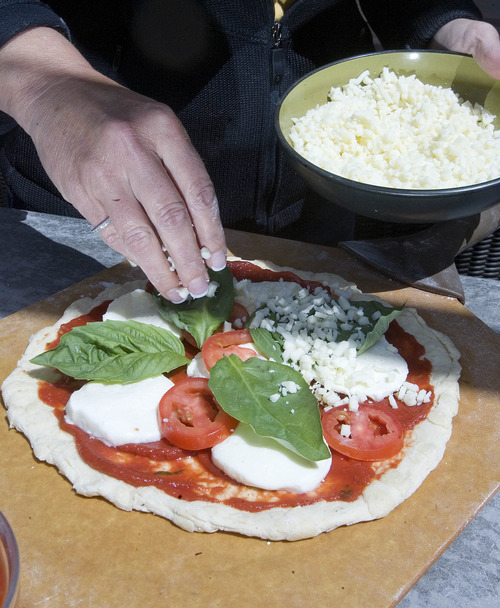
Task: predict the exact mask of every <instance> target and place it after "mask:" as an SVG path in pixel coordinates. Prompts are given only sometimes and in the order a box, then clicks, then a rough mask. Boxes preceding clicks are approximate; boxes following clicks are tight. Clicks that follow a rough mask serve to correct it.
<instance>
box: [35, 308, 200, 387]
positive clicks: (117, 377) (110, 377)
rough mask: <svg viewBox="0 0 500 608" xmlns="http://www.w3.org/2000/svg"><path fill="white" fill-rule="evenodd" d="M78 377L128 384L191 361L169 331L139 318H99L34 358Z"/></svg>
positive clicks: (39, 362)
mask: <svg viewBox="0 0 500 608" xmlns="http://www.w3.org/2000/svg"><path fill="white" fill-rule="evenodd" d="M31 361H32V363H36V364H38V365H46V366H50V367H55V368H56V369H58V370H60V371H61V372H63V373H64V374H67V375H68V376H71V377H72V378H76V379H78V380H97V381H99V382H104V383H110V384H111V383H115V382H119V383H121V384H127V383H130V382H138V381H139V380H144V379H146V378H153V377H155V376H159V375H160V374H162V373H165V372H169V371H172V370H173V369H176V368H178V367H180V366H181V365H185V364H187V363H189V359H188V358H187V357H186V356H185V354H184V346H183V344H182V342H181V341H180V340H179V338H177V337H176V336H174V335H173V334H172V333H171V332H170V331H168V330H166V329H163V328H161V327H156V326H154V325H148V324H146V323H139V322H137V321H110V320H108V321H100V322H96V323H87V325H84V326H82V327H75V328H74V329H72V330H71V331H70V332H68V333H66V334H64V335H63V336H62V337H61V340H60V342H59V344H58V346H56V348H54V349H52V350H48V351H46V352H44V353H41V354H40V355H37V356H36V357H34V358H33V359H31Z"/></svg>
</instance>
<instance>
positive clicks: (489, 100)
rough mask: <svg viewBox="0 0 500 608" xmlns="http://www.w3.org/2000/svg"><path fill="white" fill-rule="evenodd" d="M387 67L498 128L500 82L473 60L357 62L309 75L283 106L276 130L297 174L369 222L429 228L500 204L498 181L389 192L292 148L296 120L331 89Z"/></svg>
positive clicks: (435, 55)
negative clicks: (482, 113) (443, 92)
mask: <svg viewBox="0 0 500 608" xmlns="http://www.w3.org/2000/svg"><path fill="white" fill-rule="evenodd" d="M385 66H387V67H389V68H390V69H391V70H393V71H394V72H396V73H397V74H401V75H405V76H409V75H410V74H416V76H417V78H419V79H420V80H422V81H423V82H425V83H429V84H433V85H442V86H443V87H451V88H452V89H453V90H454V91H455V92H456V93H457V94H459V95H460V96H461V97H463V98H464V99H467V100H469V101H471V102H472V103H475V102H478V103H480V104H481V105H482V106H484V107H485V108H486V109H488V110H489V111H490V112H492V113H493V114H495V115H496V116H497V118H496V119H495V127H496V128H500V81H497V80H494V79H493V78H491V77H490V76H488V75H487V74H486V73H485V72H484V71H483V70H481V68H479V66H478V65H477V64H476V62H475V61H474V59H472V58H471V57H469V56H468V55H462V54H459V53H447V52H441V51H387V52H381V53H373V54H370V55H362V56H358V57H353V58H350V59H346V60H343V61H339V62H336V63H332V64H330V65H327V66H325V67H322V68H319V69H317V70H315V71H314V72H311V73H310V74H308V75H307V76H305V77H304V78H302V79H301V80H299V81H298V82H297V83H296V84H295V85H293V86H292V87H291V88H290V89H289V90H288V92H287V93H285V95H284V96H283V97H282V99H281V100H280V101H279V103H278V106H277V108H276V112H275V128H276V132H277V135H278V139H279V142H280V143H281V145H282V146H283V148H284V150H285V152H286V153H287V155H288V157H289V160H290V162H291V164H292V166H293V168H294V169H295V171H296V172H297V173H298V174H299V175H300V176H301V177H302V178H303V179H304V180H305V181H306V182H307V183H308V184H309V186H310V187H311V188H312V189H313V190H315V191H316V192H317V193H318V194H320V195H321V196H323V197H324V198H325V199H327V200H329V201H331V202H333V203H336V204H337V205H339V206H341V207H344V208H346V209H349V210H350V211H352V212H354V213H356V214H358V215H362V216H365V217H371V218H374V219H379V220H383V221H389V222H400V223H421V222H424V223H428V222H439V221H445V220H451V219H456V218H460V217H467V216H470V215H475V214H476V213H479V212H481V211H483V210H485V209H487V208H488V207H491V206H493V205H495V204H496V203H498V202H499V201H500V176H499V178H498V179H494V180H491V181H488V182H484V183H480V184H474V185H470V186H463V187H459V188H447V189H438V190H405V189H399V188H386V187H381V186H375V185H370V184H365V183H360V182H357V181H353V180H350V179H346V178H343V177H340V176H338V175H335V174H333V173H329V172H328V171H325V170H323V169H320V168H319V167H317V166H316V165H314V164H312V163H310V162H309V161H308V160H306V159H305V158H304V157H302V156H301V155H299V154H298V153H297V152H296V151H295V150H294V149H293V147H292V144H291V141H290V139H289V132H290V129H291V127H292V124H293V123H292V120H293V119H294V118H298V117H301V116H303V115H304V114H305V113H306V112H307V110H309V109H311V108H313V107H315V106H316V105H317V104H323V103H325V102H326V101H327V95H328V92H329V91H330V89H331V87H332V86H339V85H342V84H346V83H347V82H348V81H349V80H350V79H351V78H355V77H357V76H359V74H361V73H362V72H363V71H364V70H369V71H370V75H371V76H372V77H375V76H378V75H379V74H380V72H381V71H382V68H384V67H385Z"/></svg>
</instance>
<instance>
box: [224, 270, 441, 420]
mask: <svg viewBox="0 0 500 608" xmlns="http://www.w3.org/2000/svg"><path fill="white" fill-rule="evenodd" d="M337 295H338V299H334V298H332V297H331V296H330V294H329V293H328V292H327V291H326V289H324V288H322V287H317V288H316V289H315V290H314V291H313V292H312V293H311V292H309V290H308V289H306V288H303V287H300V286H299V285H298V284H297V283H292V282H290V283H289V282H282V281H280V282H277V283H272V282H271V283H269V282H266V281H264V282H262V283H251V282H250V281H248V280H246V279H245V280H242V281H235V296H236V300H237V301H238V302H240V303H241V304H243V305H244V306H245V307H246V308H247V309H248V310H249V311H250V310H252V311H254V313H253V317H252V321H251V323H250V328H254V327H262V328H264V329H267V330H268V331H270V332H272V333H276V334H278V335H279V336H281V338H282V339H283V360H284V362H285V363H286V364H288V365H290V366H291V367H293V368H294V369H296V370H297V371H299V372H300V373H301V374H302V376H303V377H304V379H305V380H306V382H307V383H308V384H310V386H311V389H312V391H313V393H314V394H315V396H316V398H317V399H319V400H320V401H322V402H323V403H324V404H325V405H327V406H331V407H334V406H339V405H348V407H349V409H351V410H357V408H358V406H359V403H360V402H363V401H366V400H367V399H370V400H373V401H381V400H382V399H384V398H385V397H386V396H390V397H392V399H390V404H391V406H392V407H394V408H396V407H397V404H396V400H395V397H396V396H397V397H398V398H399V399H401V400H402V401H403V402H404V403H406V405H410V406H413V405H420V404H422V403H424V402H427V401H429V400H430V398H431V394H430V393H427V392H426V391H425V390H421V389H420V388H419V387H418V386H417V385H413V384H411V383H409V382H407V381H406V377H407V374H408V368H407V366H406V363H405V362H404V360H403V359H402V358H401V357H400V356H399V354H398V351H397V349H396V348H394V347H393V346H392V345H391V344H389V342H387V340H386V339H385V338H384V337H382V338H381V339H380V340H379V342H378V343H377V344H376V345H374V346H372V347H371V349H369V350H368V351H366V352H365V353H363V354H362V355H357V348H358V347H359V346H360V345H361V344H362V343H363V341H364V339H365V337H364V333H363V331H362V328H363V327H366V326H373V325H374V323H375V322H376V320H377V318H378V316H379V313H375V315H374V317H375V318H369V317H367V316H366V315H365V313H364V311H363V306H362V302H361V301H359V302H356V303H353V302H351V301H350V300H349V298H350V297H351V296H352V293H351V292H350V290H345V291H344V293H343V294H337ZM343 332H348V334H349V337H348V338H347V339H346V338H345V337H342V336H343ZM285 388H286V390H287V391H288V392H293V391H292V390H290V387H285ZM281 394H283V393H282V392H280V393H277V394H276V395H274V396H273V398H272V401H277V400H278V399H279V398H280V396H281Z"/></svg>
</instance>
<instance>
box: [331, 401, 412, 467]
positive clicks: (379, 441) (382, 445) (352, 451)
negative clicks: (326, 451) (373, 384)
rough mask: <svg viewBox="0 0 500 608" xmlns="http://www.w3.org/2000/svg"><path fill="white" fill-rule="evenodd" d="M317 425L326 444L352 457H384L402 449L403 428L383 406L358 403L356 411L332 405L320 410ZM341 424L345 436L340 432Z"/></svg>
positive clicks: (365, 458)
mask: <svg viewBox="0 0 500 608" xmlns="http://www.w3.org/2000/svg"><path fill="white" fill-rule="evenodd" d="M321 424H322V426H323V435H324V437H325V439H326V442H327V443H328V445H329V446H330V447H331V448H333V449H334V450H336V451H337V452H340V453H341V454H344V456H349V457H350V458H355V459H356V460H369V461H376V460H385V459H386V458H391V457H392V456H395V455H396V454H397V453H398V452H400V451H401V449H402V448H403V428H402V426H401V424H400V423H399V421H398V419H397V418H396V416H394V414H393V413H392V412H391V410H390V409H389V408H388V407H386V406H384V405H370V404H366V403H364V404H360V406H359V409H358V411H357V412H352V411H350V410H348V409H347V408H346V407H345V406H340V407H334V408H332V409H330V410H328V411H326V412H324V413H323V415H322V417H321ZM343 425H348V427H349V431H350V432H349V436H344V435H343V434H341V431H342V426H343Z"/></svg>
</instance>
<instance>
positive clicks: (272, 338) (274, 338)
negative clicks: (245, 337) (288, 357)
mask: <svg viewBox="0 0 500 608" xmlns="http://www.w3.org/2000/svg"><path fill="white" fill-rule="evenodd" d="M250 334H251V336H252V340H253V341H254V343H255V346H256V347H257V349H258V350H259V352H261V353H262V354H263V355H264V357H267V358H268V359H274V360H275V361H277V362H278V363H283V339H282V338H281V336H279V335H277V334H273V333H271V332H270V331H269V330H267V329H264V328H263V327H255V328H254V329H251V330H250Z"/></svg>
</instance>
